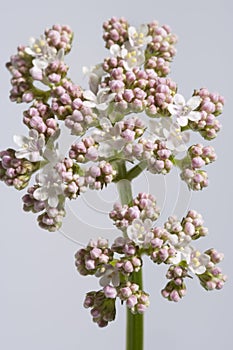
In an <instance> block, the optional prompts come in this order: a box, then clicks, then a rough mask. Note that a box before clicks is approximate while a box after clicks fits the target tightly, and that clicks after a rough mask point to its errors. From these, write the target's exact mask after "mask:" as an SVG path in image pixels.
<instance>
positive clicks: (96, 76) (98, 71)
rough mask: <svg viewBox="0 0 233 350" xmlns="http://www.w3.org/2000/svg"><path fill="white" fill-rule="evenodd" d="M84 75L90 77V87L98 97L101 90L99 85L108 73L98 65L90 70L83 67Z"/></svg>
mask: <svg viewBox="0 0 233 350" xmlns="http://www.w3.org/2000/svg"><path fill="white" fill-rule="evenodd" d="M83 74H84V75H85V76H87V77H89V86H90V90H91V91H92V92H93V93H94V94H95V95H96V94H97V92H98V88H99V83H100V81H101V78H102V77H103V76H104V75H106V72H105V71H104V70H103V67H102V64H97V65H96V66H92V67H90V68H88V67H83Z"/></svg>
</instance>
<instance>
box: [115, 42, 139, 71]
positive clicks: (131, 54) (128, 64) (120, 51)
mask: <svg viewBox="0 0 233 350" xmlns="http://www.w3.org/2000/svg"><path fill="white" fill-rule="evenodd" d="M110 52H111V54H112V55H113V56H114V57H121V58H122V59H123V60H124V63H123V64H124V68H125V69H126V70H132V69H133V68H134V67H138V66H141V65H142V64H143V63H144V61H145V55H144V51H143V50H142V49H141V48H140V47H133V46H131V45H130V43H129V42H128V43H126V44H125V45H124V46H122V47H120V46H119V45H117V44H114V45H112V46H111V48H110Z"/></svg>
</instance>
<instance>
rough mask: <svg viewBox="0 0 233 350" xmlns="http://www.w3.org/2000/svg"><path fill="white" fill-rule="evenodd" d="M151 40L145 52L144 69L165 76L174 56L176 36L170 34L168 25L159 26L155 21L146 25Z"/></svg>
mask: <svg viewBox="0 0 233 350" xmlns="http://www.w3.org/2000/svg"><path fill="white" fill-rule="evenodd" d="M148 27H149V35H151V37H152V40H151V42H150V43H149V44H148V46H147V48H146V52H145V56H146V63H145V67H146V68H149V69H150V68H152V69H154V70H155V72H156V73H157V74H158V76H167V75H168V74H169V72H170V67H169V63H170V62H171V61H172V59H173V57H174V56H175V54H176V48H175V44H176V43H177V36H176V35H175V34H173V33H171V29H170V28H169V26H168V25H163V26H162V27H160V26H159V23H158V22H157V21H153V22H152V23H150V24H149V25H148Z"/></svg>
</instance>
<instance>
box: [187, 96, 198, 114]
mask: <svg viewBox="0 0 233 350" xmlns="http://www.w3.org/2000/svg"><path fill="white" fill-rule="evenodd" d="M200 103H201V97H200V96H193V97H191V98H190V99H189V100H188V102H187V103H186V106H187V107H189V108H190V109H191V110H192V111H194V110H195V109H196V108H197V107H198V106H199V105H200Z"/></svg>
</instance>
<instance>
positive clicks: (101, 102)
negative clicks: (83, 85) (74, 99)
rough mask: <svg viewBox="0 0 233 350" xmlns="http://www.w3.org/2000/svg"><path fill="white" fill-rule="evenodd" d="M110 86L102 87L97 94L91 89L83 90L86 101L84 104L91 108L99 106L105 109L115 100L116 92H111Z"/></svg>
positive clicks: (98, 107) (99, 108)
mask: <svg viewBox="0 0 233 350" xmlns="http://www.w3.org/2000/svg"><path fill="white" fill-rule="evenodd" d="M109 92H110V89H109V88H104V89H100V90H99V91H98V92H97V95H95V94H94V93H93V92H92V91H91V90H86V91H84V92H83V97H84V98H85V99H86V101H84V102H83V105H84V106H86V107H89V108H97V109H98V110H100V111H105V110H106V109H107V108H108V106H109V104H110V103H111V102H112V101H113V99H114V97H115V95H116V94H115V93H109Z"/></svg>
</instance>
